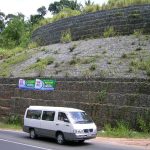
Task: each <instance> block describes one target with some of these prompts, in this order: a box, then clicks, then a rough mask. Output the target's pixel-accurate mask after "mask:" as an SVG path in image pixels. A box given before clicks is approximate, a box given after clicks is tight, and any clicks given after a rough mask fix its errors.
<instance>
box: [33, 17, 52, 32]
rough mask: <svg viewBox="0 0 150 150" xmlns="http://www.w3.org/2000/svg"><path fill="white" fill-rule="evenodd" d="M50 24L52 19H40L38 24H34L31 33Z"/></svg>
mask: <svg viewBox="0 0 150 150" xmlns="http://www.w3.org/2000/svg"><path fill="white" fill-rule="evenodd" d="M51 22H52V18H44V19H41V20H39V21H38V23H36V24H34V25H33V31H34V30H36V29H37V28H39V27H41V26H44V25H46V24H48V23H51Z"/></svg>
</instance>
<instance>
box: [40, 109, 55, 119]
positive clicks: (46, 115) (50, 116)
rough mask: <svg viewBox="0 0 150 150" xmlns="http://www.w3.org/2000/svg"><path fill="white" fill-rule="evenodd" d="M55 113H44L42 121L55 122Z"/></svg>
mask: <svg viewBox="0 0 150 150" xmlns="http://www.w3.org/2000/svg"><path fill="white" fill-rule="evenodd" d="M54 116H55V112H54V111H43V116H42V120H47V121H54Z"/></svg>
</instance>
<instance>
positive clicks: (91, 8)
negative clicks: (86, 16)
mask: <svg viewBox="0 0 150 150" xmlns="http://www.w3.org/2000/svg"><path fill="white" fill-rule="evenodd" d="M100 10H101V6H100V5H98V4H93V5H86V6H85V7H84V8H83V13H90V12H96V11H100Z"/></svg>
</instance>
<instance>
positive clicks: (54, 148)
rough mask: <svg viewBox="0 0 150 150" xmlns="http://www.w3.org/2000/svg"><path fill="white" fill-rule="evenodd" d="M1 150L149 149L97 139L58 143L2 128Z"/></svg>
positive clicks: (0, 137) (0, 135)
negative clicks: (81, 142) (79, 142)
mask: <svg viewBox="0 0 150 150" xmlns="http://www.w3.org/2000/svg"><path fill="white" fill-rule="evenodd" d="M0 150H147V149H142V148H138V147H129V146H122V145H113V144H110V143H109V144H108V143H104V142H100V141H96V140H88V141H85V143H83V144H77V143H70V142H68V143H66V144H65V145H58V144H56V142H55V140H52V139H48V138H38V139H35V140H32V139H30V138H29V135H28V134H27V133H24V132H17V131H4V130H0Z"/></svg>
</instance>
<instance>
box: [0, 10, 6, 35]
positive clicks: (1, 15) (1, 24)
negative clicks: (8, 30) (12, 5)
mask: <svg viewBox="0 0 150 150" xmlns="http://www.w3.org/2000/svg"><path fill="white" fill-rule="evenodd" d="M4 20H5V14H4V13H3V12H0V32H2V31H3V29H4V28H5V23H4Z"/></svg>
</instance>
